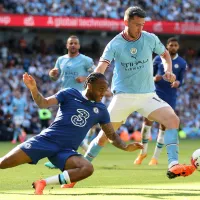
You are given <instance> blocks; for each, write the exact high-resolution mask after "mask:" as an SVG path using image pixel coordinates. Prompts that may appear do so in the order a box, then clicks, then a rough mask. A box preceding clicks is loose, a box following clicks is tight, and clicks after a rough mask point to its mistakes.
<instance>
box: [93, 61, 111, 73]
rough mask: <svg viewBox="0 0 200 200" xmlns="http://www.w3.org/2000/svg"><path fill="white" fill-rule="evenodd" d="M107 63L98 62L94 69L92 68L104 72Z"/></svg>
mask: <svg viewBox="0 0 200 200" xmlns="http://www.w3.org/2000/svg"><path fill="white" fill-rule="evenodd" d="M108 65H109V64H108V63H107V62H101V61H100V62H99V64H98V65H97V67H96V69H95V70H94V71H95V72H99V73H102V74H104V72H105V71H106V69H107V67H108Z"/></svg>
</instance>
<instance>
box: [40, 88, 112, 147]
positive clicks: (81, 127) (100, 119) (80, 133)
mask: <svg viewBox="0 0 200 200" xmlns="http://www.w3.org/2000/svg"><path fill="white" fill-rule="evenodd" d="M55 97H56V98H57V100H58V102H59V105H60V106H59V109H58V112H57V115H56V118H55V120H54V122H53V123H52V124H51V125H50V126H49V128H47V129H45V130H44V131H42V132H41V134H40V136H41V137H44V138H46V139H47V140H50V141H52V142H55V143H56V144H58V145H59V146H60V147H63V148H69V149H73V150H77V149H78V146H79V145H80V144H81V142H82V141H83V139H84V137H85V136H86V134H87V132H88V131H89V129H90V128H91V127H92V126H93V125H95V124H97V123H99V124H107V123H109V122H110V116H109V114H108V111H107V108H106V106H105V105H104V104H103V103H101V102H91V101H89V100H87V99H86V98H84V97H83V96H82V94H81V93H80V92H79V91H78V90H76V89H73V88H72V89H63V90H60V91H59V92H58V93H57V94H55Z"/></svg>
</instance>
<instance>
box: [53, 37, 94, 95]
mask: <svg viewBox="0 0 200 200" xmlns="http://www.w3.org/2000/svg"><path fill="white" fill-rule="evenodd" d="M66 48H67V50H68V53H67V54H65V55H63V56H60V57H59V58H58V59H57V61H56V64H55V67H54V68H53V69H52V70H51V71H50V72H49V76H50V78H51V79H52V80H54V81H57V80H58V79H59V80H60V82H61V89H63V88H69V87H70V88H75V89H77V90H79V91H83V90H84V82H85V80H86V78H87V76H88V75H89V74H90V73H91V72H93V71H94V62H93V60H92V58H90V57H88V56H85V55H83V54H81V53H79V49H80V42H79V39H78V37H77V36H75V35H72V36H70V37H69V38H68V39H67V43H66Z"/></svg>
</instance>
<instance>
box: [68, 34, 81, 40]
mask: <svg viewBox="0 0 200 200" xmlns="http://www.w3.org/2000/svg"><path fill="white" fill-rule="evenodd" d="M69 39H77V40H78V41H79V38H78V37H77V36H76V35H70V36H69V37H68V38H67V41H68V40H69Z"/></svg>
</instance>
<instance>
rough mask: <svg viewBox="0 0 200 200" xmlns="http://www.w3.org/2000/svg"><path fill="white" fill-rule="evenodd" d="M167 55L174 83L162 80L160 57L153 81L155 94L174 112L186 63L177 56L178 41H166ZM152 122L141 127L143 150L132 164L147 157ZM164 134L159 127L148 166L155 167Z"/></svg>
mask: <svg viewBox="0 0 200 200" xmlns="http://www.w3.org/2000/svg"><path fill="white" fill-rule="evenodd" d="M166 47H167V49H168V51H169V54H170V56H171V59H172V71H173V73H174V74H175V75H176V81H174V82H173V83H169V82H167V81H165V80H164V79H163V77H162V76H163V75H164V73H165V72H164V67H163V63H162V60H161V58H160V56H156V57H155V59H154V61H153V65H154V81H155V86H156V94H157V95H158V96H159V97H160V98H161V99H162V100H164V101H165V102H167V103H168V104H169V105H170V106H171V107H172V108H173V109H174V110H175V107H176V99H177V88H179V87H180V86H181V85H182V82H183V78H184V73H185V70H186V68H187V63H186V61H185V60H184V59H183V58H181V57H180V56H179V55H178V53H177V52H178V49H179V43H178V40H177V39H176V38H174V37H172V38H169V39H168V40H167V45H166ZM152 123H153V122H152V121H149V120H148V119H147V118H145V121H144V123H143V127H142V143H143V145H144V149H143V150H142V151H141V152H140V154H139V156H138V157H137V158H136V160H135V162H134V164H136V165H140V164H141V163H142V161H143V159H144V158H145V157H146V156H147V148H148V140H149V137H150V136H151V126H152ZM164 132H165V127H164V126H163V125H160V129H159V133H158V137H157V144H156V148H155V151H154V155H153V157H152V159H151V161H150V162H149V165H157V164H158V158H159V156H160V153H161V151H162V147H163V146H164Z"/></svg>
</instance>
